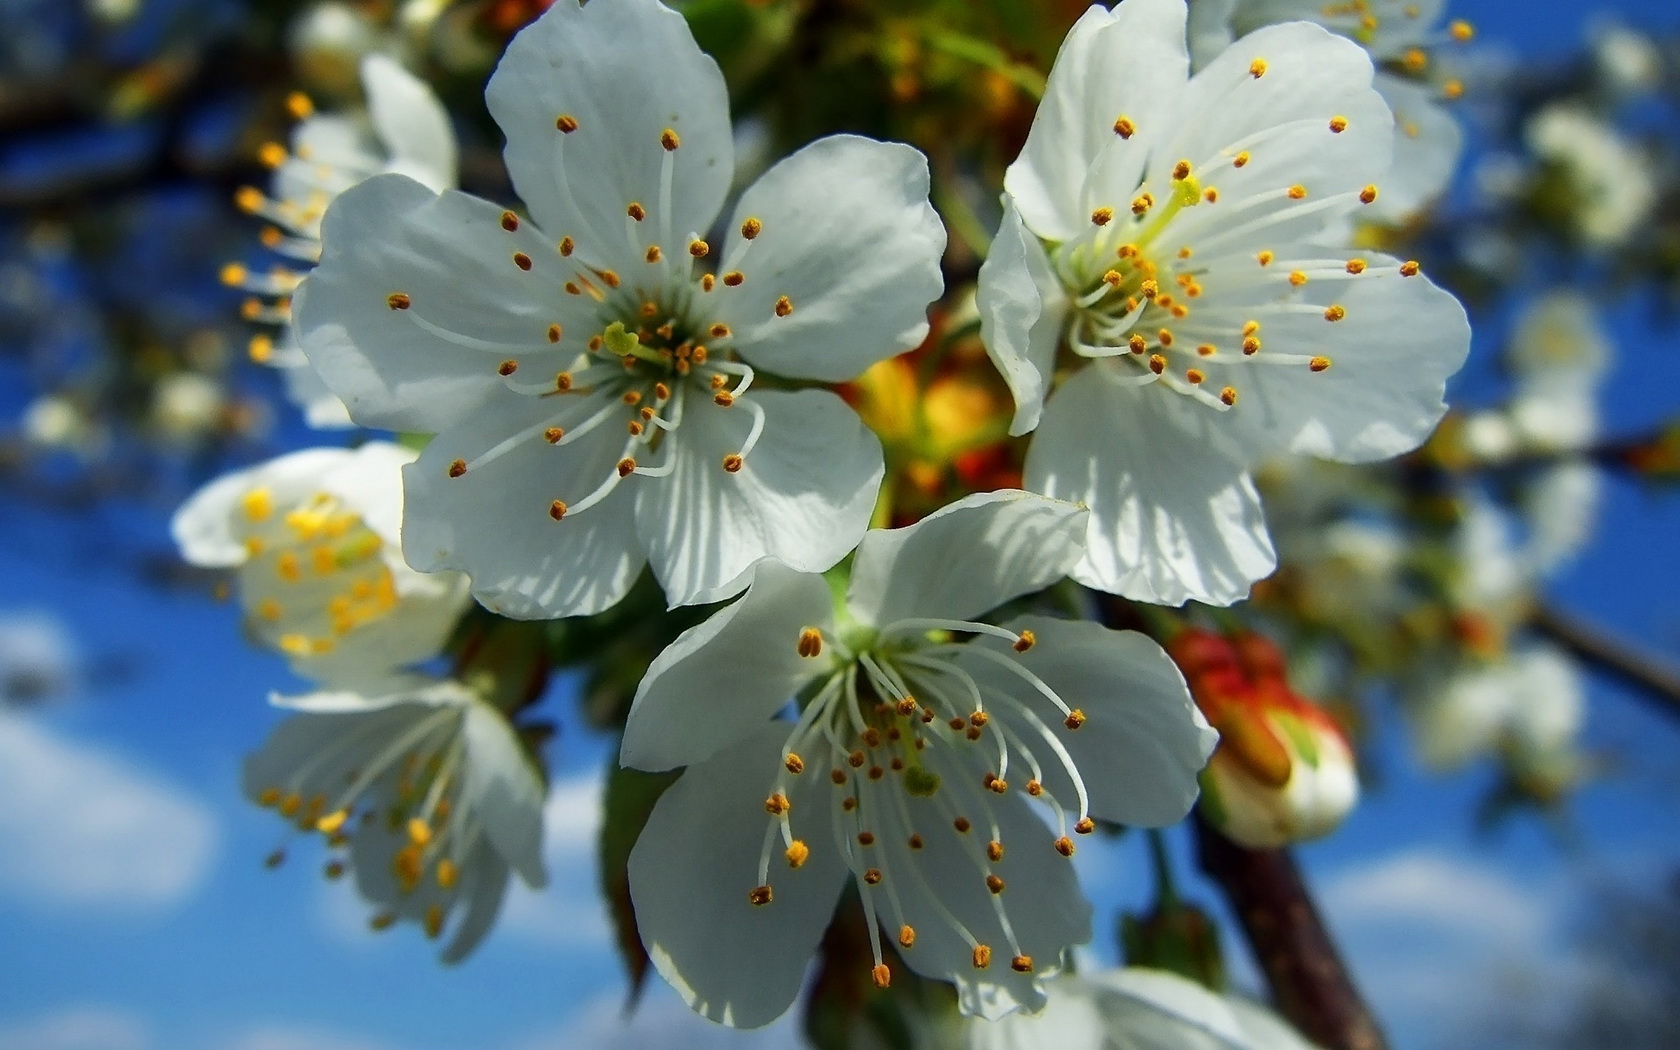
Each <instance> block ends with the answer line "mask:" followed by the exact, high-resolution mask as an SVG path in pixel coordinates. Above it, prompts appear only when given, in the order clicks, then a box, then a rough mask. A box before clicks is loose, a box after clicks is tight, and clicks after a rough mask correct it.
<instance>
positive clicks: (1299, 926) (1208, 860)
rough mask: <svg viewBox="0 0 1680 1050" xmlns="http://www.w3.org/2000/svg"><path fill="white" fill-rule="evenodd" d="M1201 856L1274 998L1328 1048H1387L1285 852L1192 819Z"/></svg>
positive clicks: (1300, 1026)
mask: <svg viewBox="0 0 1680 1050" xmlns="http://www.w3.org/2000/svg"><path fill="white" fill-rule="evenodd" d="M1195 825H1196V852H1197V860H1198V862H1199V863H1200V865H1201V868H1202V871H1203V872H1204V873H1205V874H1206V875H1207V876H1208V877H1209V878H1211V879H1212V880H1213V881H1214V882H1216V883H1218V884H1219V887H1220V889H1222V890H1223V891H1224V892H1225V898H1226V900H1227V901H1229V902H1230V905H1231V910H1232V911H1233V912H1235V913H1236V916H1237V921H1238V923H1239V924H1240V925H1241V926H1242V930H1243V935H1244V936H1245V937H1246V938H1247V939H1248V944H1249V947H1250V948H1251V949H1253V951H1254V957H1255V959H1256V960H1257V961H1258V962H1259V963H1260V969H1261V970H1262V971H1263V972H1264V973H1265V975H1266V982H1267V983H1268V984H1269V985H1270V986H1271V989H1272V998H1273V999H1274V1000H1275V1001H1276V1003H1277V1007H1278V1009H1279V1010H1280V1011H1281V1012H1282V1013H1283V1015H1284V1016H1285V1017H1287V1018H1289V1020H1290V1021H1291V1022H1292V1023H1293V1024H1294V1025H1295V1027H1296V1028H1298V1029H1300V1031H1301V1033H1302V1034H1303V1035H1305V1036H1306V1037H1307V1038H1309V1039H1311V1040H1312V1041H1313V1042H1315V1043H1317V1044H1319V1045H1320V1046H1323V1047H1325V1048H1326V1050H1387V1046H1388V1042H1387V1040H1385V1039H1384V1038H1383V1034H1382V1030H1381V1029H1379V1028H1378V1027H1377V1022H1376V1020H1375V1019H1374V1018H1373V1017H1372V1016H1371V1011H1370V1009H1369V1008H1368V1007H1367V1006H1366V1005H1365V1000H1364V999H1363V998H1362V997H1361V996H1360V994H1359V989H1358V988H1356V987H1354V984H1353V978H1352V976H1351V975H1350V974H1349V973H1348V970H1347V967H1346V966H1345V965H1344V964H1343V963H1342V957H1341V954H1340V953H1339V952H1338V951H1337V950H1336V944H1335V942H1334V941H1333V940H1331V937H1330V931H1329V930H1328V929H1326V928H1325V925H1324V920H1323V918H1322V917H1320V915H1319V913H1318V908H1317V906H1316V905H1315V904H1314V903H1313V900H1312V896H1311V894H1310V893H1309V891H1308V890H1307V885H1306V883H1305V881H1303V880H1302V878H1301V872H1300V869H1299V868H1297V867H1296V866H1295V860H1294V858H1293V857H1291V856H1290V855H1289V852H1288V851H1287V850H1281V849H1273V850H1253V849H1247V848H1245V847H1243V846H1239V845H1237V844H1236V843H1234V842H1232V841H1231V840H1230V839H1227V838H1225V837H1224V836H1223V835H1221V834H1219V832H1217V831H1215V830H1213V828H1211V827H1209V826H1208V824H1207V822H1206V821H1204V820H1203V819H1202V818H1201V817H1200V815H1198V816H1197V817H1196V818H1195Z"/></svg>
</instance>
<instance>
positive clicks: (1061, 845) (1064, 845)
mask: <svg viewBox="0 0 1680 1050" xmlns="http://www.w3.org/2000/svg"><path fill="white" fill-rule="evenodd" d="M1056 852H1057V853H1060V854H1061V855H1062V856H1064V857H1071V856H1073V840H1072V839H1070V838H1068V837H1067V836H1066V835H1063V836H1062V837H1061V838H1059V839H1057V840H1056Z"/></svg>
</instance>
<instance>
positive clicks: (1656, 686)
mask: <svg viewBox="0 0 1680 1050" xmlns="http://www.w3.org/2000/svg"><path fill="white" fill-rule="evenodd" d="M1529 623H1530V624H1531V625H1532V626H1533V627H1534V629H1535V630H1536V631H1538V632H1539V633H1540V634H1542V635H1545V636H1546V637H1547V638H1550V639H1551V640H1552V641H1554V642H1556V643H1558V644H1559V645H1561V646H1563V647H1564V648H1565V649H1567V650H1569V652H1570V653H1571V654H1572V655H1574V656H1575V657H1577V658H1579V659H1580V660H1582V661H1584V662H1586V663H1588V664H1591V665H1592V666H1594V667H1597V668H1599V669H1600V670H1603V671H1606V672H1608V673H1609V674H1610V675H1611V676H1612V677H1614V678H1617V679H1620V680H1621V681H1622V682H1624V683H1626V684H1628V685H1631V686H1633V688H1634V690H1635V691H1636V692H1638V693H1639V695H1641V696H1643V697H1645V698H1646V699H1647V700H1649V701H1650V702H1651V703H1652V704H1654V705H1655V706H1656V707H1658V708H1660V709H1661V710H1662V711H1663V712H1664V713H1665V714H1668V715H1671V716H1676V715H1680V667H1676V666H1675V665H1674V664H1672V663H1669V662H1668V661H1665V660H1662V659H1660V658H1658V657H1654V656H1652V655H1650V654H1648V653H1645V652H1642V651H1641V650H1639V649H1638V648H1636V647H1635V646H1633V645H1631V644H1629V643H1628V642H1625V641H1623V640H1622V639H1620V638H1617V637H1616V636H1614V635H1612V634H1610V633H1608V632H1606V631H1605V630H1604V629H1603V628H1601V627H1596V626H1594V625H1593V624H1590V623H1587V622H1586V621H1584V620H1581V619H1578V618H1576V617H1575V616H1573V615H1571V614H1569V613H1565V612H1560V611H1559V610H1557V609H1554V608H1552V607H1550V606H1545V605H1542V606H1539V607H1538V608H1536V609H1535V611H1534V614H1533V617H1532V618H1531V619H1530V620H1529Z"/></svg>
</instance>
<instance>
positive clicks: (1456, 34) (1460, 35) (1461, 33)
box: [1447, 18, 1476, 44]
mask: <svg viewBox="0 0 1680 1050" xmlns="http://www.w3.org/2000/svg"><path fill="white" fill-rule="evenodd" d="M1447 32H1448V33H1449V34H1451V35H1452V38H1453V39H1454V40H1456V41H1458V42H1459V43H1461V44H1463V43H1467V42H1469V41H1470V40H1472V39H1474V38H1475V36H1476V27H1475V26H1473V25H1471V24H1470V23H1469V22H1466V21H1465V20H1464V19H1462V18H1460V19H1456V20H1454V22H1453V23H1452V24H1451V25H1449V26H1447Z"/></svg>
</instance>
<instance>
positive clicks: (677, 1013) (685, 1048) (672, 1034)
mask: <svg viewBox="0 0 1680 1050" xmlns="http://www.w3.org/2000/svg"><path fill="white" fill-rule="evenodd" d="M805 1045H806V1043H805V1041H804V1040H803V1039H802V1038H801V1037H800V1035H799V1011H798V1009H797V1008H796V1009H793V1010H790V1011H788V1013H787V1014H786V1015H784V1016H783V1017H782V1019H781V1020H779V1021H777V1022H776V1023H775V1024H772V1025H770V1026H768V1027H765V1028H758V1029H754V1030H752V1031H736V1030H735V1029H733V1028H726V1027H724V1026H723V1025H720V1024H713V1023H712V1022H711V1021H708V1020H706V1019H705V1018H703V1017H700V1016H699V1015H698V1014H696V1013H694V1011H692V1010H690V1009H689V1008H688V1007H687V1006H685V1005H684V1004H683V1002H682V1000H680V999H678V998H677V997H676V996H675V995H674V994H673V993H672V992H670V991H669V990H668V989H666V988H665V987H664V986H663V985H661V984H659V983H658V978H657V977H655V978H652V979H651V980H650V981H649V984H648V991H647V994H646V995H645V996H643V999H642V1003H641V1005H640V1007H639V1008H638V1009H637V1010H636V1012H635V1013H634V1014H633V1015H631V1016H629V1017H626V1016H625V1015H624V1000H623V995H622V993H612V994H608V995H604V996H601V997H600V998H597V999H594V1000H592V1001H590V1002H587V1003H585V1004H583V1005H582V1006H580V1007H579V1008H578V1010H577V1012H576V1013H574V1014H573V1015H572V1016H571V1017H569V1018H567V1019H566V1021H565V1022H564V1023H563V1024H561V1025H558V1026H556V1027H555V1028H554V1030H552V1031H550V1032H546V1033H543V1034H540V1035H536V1036H533V1037H531V1038H529V1039H526V1040H525V1041H523V1042H519V1043H516V1044H514V1050H576V1048H578V1047H588V1048H589V1050H794V1048H797V1047H804V1046H805Z"/></svg>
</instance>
